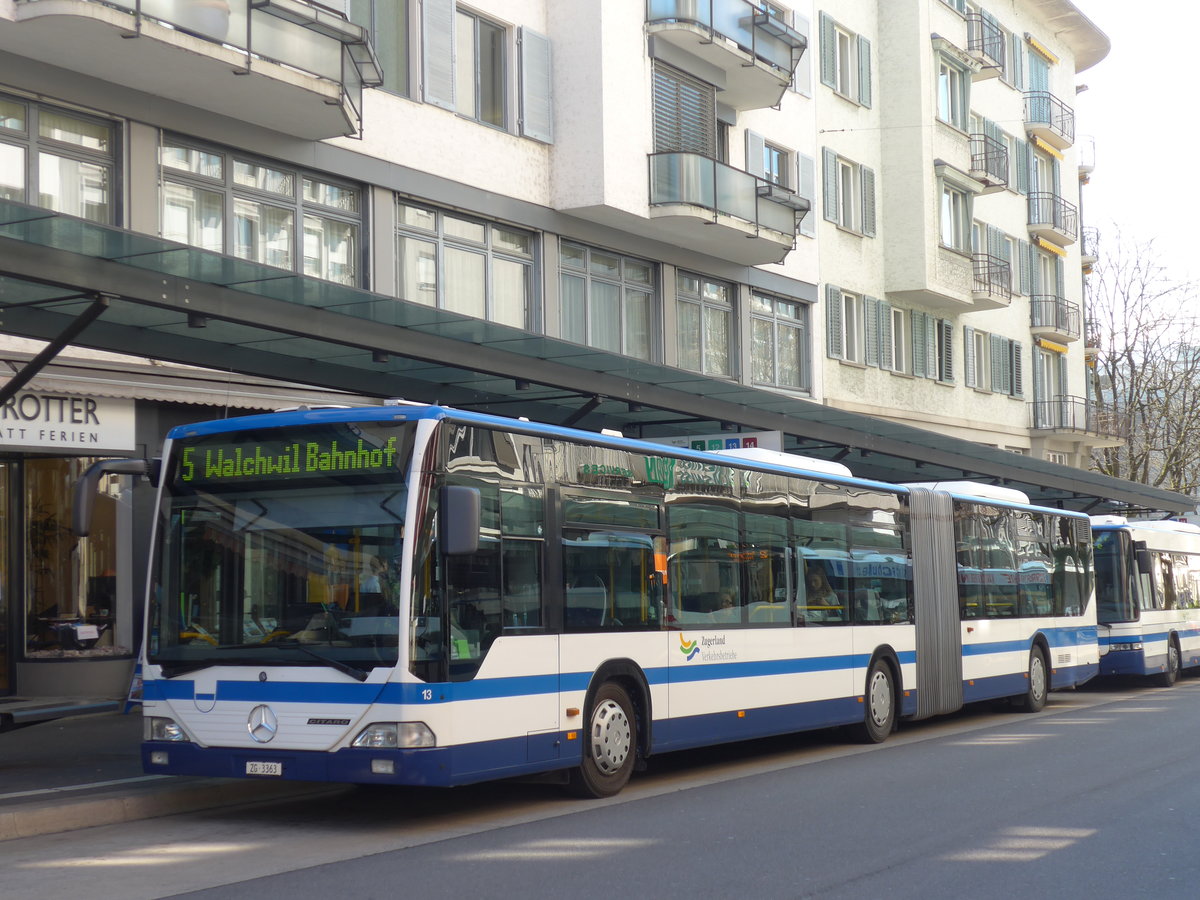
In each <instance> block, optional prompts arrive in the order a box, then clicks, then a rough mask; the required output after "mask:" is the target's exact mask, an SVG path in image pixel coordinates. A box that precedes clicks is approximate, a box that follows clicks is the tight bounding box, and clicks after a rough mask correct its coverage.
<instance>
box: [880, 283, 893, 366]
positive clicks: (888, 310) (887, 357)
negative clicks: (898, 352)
mask: <svg viewBox="0 0 1200 900" xmlns="http://www.w3.org/2000/svg"><path fill="white" fill-rule="evenodd" d="M879 368H881V369H887V370H888V371H889V372H890V371H892V370H893V369H895V368H896V359H895V355H894V354H893V353H892V305H891V304H890V303H885V302H884V301H882V300H880V301H879Z"/></svg>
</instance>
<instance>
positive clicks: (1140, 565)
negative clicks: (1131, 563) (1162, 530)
mask: <svg viewBox="0 0 1200 900" xmlns="http://www.w3.org/2000/svg"><path fill="white" fill-rule="evenodd" d="M1133 557H1134V559H1135V560H1137V570H1138V574H1139V575H1149V574H1150V573H1151V572H1152V571H1153V570H1154V563H1153V560H1152V559H1151V556H1150V549H1149V548H1148V547H1147V546H1146V542H1145V541H1134V542H1133Z"/></svg>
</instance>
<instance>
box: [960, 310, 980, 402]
mask: <svg viewBox="0 0 1200 900" xmlns="http://www.w3.org/2000/svg"><path fill="white" fill-rule="evenodd" d="M977 363H978V361H977V360H976V359H975V329H974V328H972V327H971V326H970V325H964V326H963V383H964V384H966V386H967V387H979V385H978V383H977V373H976V371H975V367H976V365H977Z"/></svg>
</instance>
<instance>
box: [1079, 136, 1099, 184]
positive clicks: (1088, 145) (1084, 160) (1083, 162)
mask: <svg viewBox="0 0 1200 900" xmlns="http://www.w3.org/2000/svg"><path fill="white" fill-rule="evenodd" d="M1077 143H1078V149H1077V151H1076V152H1077V153H1078V154H1079V183H1080V184H1087V183H1088V181H1090V180H1091V174H1092V172H1094V171H1096V139H1095V138H1094V137H1092V136H1091V135H1085V136H1083V137H1081V138H1080V139H1079V141H1078V142H1077Z"/></svg>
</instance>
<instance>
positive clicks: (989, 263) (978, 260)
mask: <svg viewBox="0 0 1200 900" xmlns="http://www.w3.org/2000/svg"><path fill="white" fill-rule="evenodd" d="M974 269H975V287H974V292H975V293H976V294H984V295H986V296H988V297H991V298H993V299H996V300H1003V301H1004V302H1005V303H1008V302H1009V301H1010V300H1012V266H1011V265H1010V264H1009V262H1008V260H1006V259H1001V258H1000V257H998V256H992V255H991V254H989V253H976V254H975V256H974Z"/></svg>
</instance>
